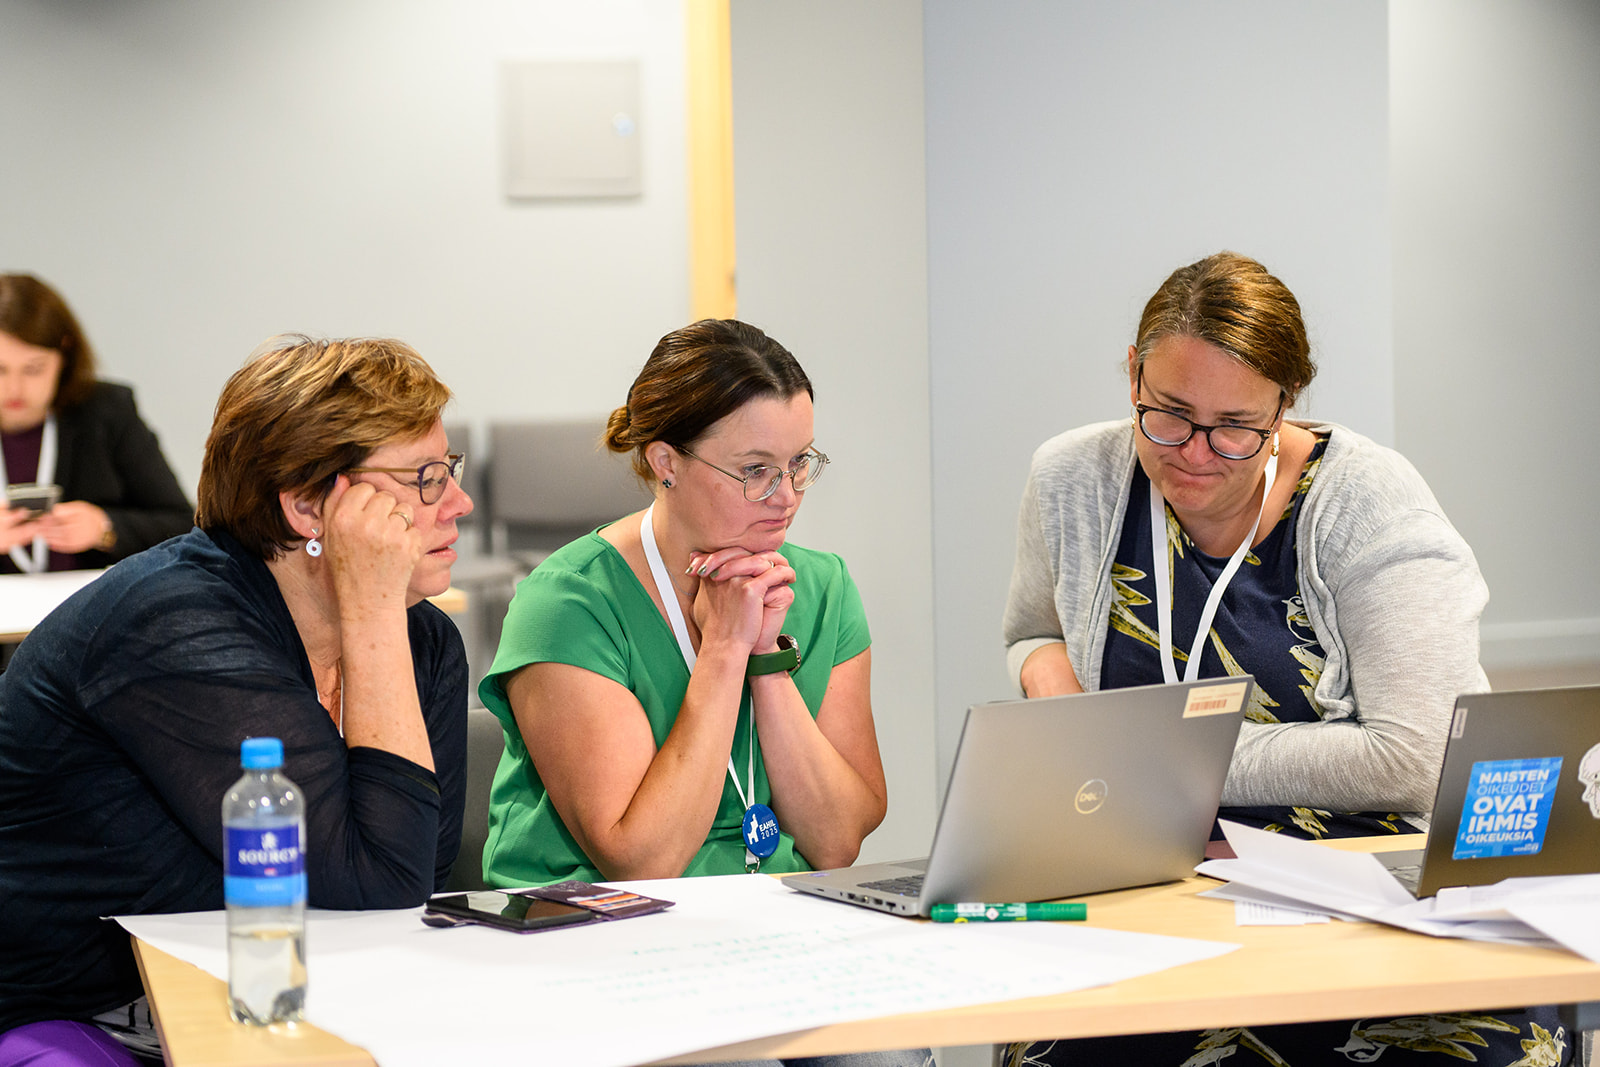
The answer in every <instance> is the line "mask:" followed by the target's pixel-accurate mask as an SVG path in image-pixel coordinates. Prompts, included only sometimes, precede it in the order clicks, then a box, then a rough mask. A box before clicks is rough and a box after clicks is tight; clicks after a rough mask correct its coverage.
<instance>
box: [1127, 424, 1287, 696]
mask: <svg viewBox="0 0 1600 1067" xmlns="http://www.w3.org/2000/svg"><path fill="white" fill-rule="evenodd" d="M1277 477H1278V456H1277V443H1276V442H1274V443H1273V454H1272V455H1271V456H1269V457H1267V469H1266V472H1265V479H1266V484H1265V485H1264V486H1262V489H1261V510H1260V511H1258V512H1256V521H1255V525H1254V526H1251V527H1250V532H1249V533H1247V534H1245V535H1244V540H1243V541H1240V542H1239V547H1238V548H1236V549H1234V550H1233V555H1232V556H1231V557H1230V558H1229V559H1228V565H1227V566H1226V567H1223V568H1222V573H1221V574H1220V575H1219V576H1218V577H1217V580H1216V583H1215V584H1213V585H1212V586H1211V595H1210V596H1208V597H1206V606H1205V610H1203V611H1201V612H1200V626H1199V628H1198V629H1196V630H1195V635H1194V644H1193V645H1192V646H1190V648H1189V662H1188V663H1186V664H1184V667H1183V680H1184V681H1186V682H1192V681H1194V680H1195V679H1196V678H1198V677H1199V676H1200V653H1201V651H1202V650H1203V649H1204V648H1205V644H1206V634H1208V633H1209V632H1210V631H1211V620H1212V619H1214V618H1216V616H1217V605H1219V604H1221V603H1222V593H1223V591H1224V590H1225V589H1227V588H1228V583H1229V582H1230V581H1232V580H1233V576H1234V573H1235V572H1236V571H1238V569H1239V565H1240V564H1241V563H1243V562H1244V557H1245V553H1247V552H1249V551H1250V546H1251V545H1252V544H1253V543H1255V539H1256V531H1257V530H1259V529H1261V516H1263V515H1265V514H1266V513H1267V497H1268V496H1270V495H1272V483H1273V481H1274V480H1275V479H1276V478H1277ZM1150 550H1151V554H1152V555H1154V557H1155V572H1156V624H1157V627H1158V628H1159V629H1160V631H1161V676H1162V677H1163V678H1165V679H1166V681H1167V684H1168V685H1172V684H1175V683H1176V682H1177V681H1178V671H1177V668H1175V667H1173V665H1172V586H1171V579H1170V577H1169V573H1170V572H1169V571H1168V567H1167V552H1168V549H1167V501H1166V498H1165V497H1163V496H1162V495H1161V490H1159V489H1157V488H1156V482H1155V479H1154V478H1152V479H1150Z"/></svg>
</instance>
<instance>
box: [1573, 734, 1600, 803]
mask: <svg viewBox="0 0 1600 1067" xmlns="http://www.w3.org/2000/svg"><path fill="white" fill-rule="evenodd" d="M1578 781H1580V782H1582V783H1583V799H1584V802H1585V803H1587V804H1588V805H1589V814H1590V815H1593V816H1594V817H1595V818H1597V819H1600V745H1596V746H1594V747H1593V748H1591V749H1590V750H1589V751H1587V752H1585V753H1584V754H1583V759H1581V760H1579V761H1578Z"/></svg>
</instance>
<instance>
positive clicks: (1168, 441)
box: [1133, 375, 1286, 460]
mask: <svg viewBox="0 0 1600 1067" xmlns="http://www.w3.org/2000/svg"><path fill="white" fill-rule="evenodd" d="M1143 387H1144V378H1143V376H1142V375H1141V376H1140V379H1139V388H1141V389H1142V388H1143ZM1285 399H1286V398H1285V397H1284V395H1283V392H1282V391H1281V390H1280V391H1279V392H1278V410H1276V411H1274V412H1273V413H1272V421H1273V423H1277V421H1278V416H1279V415H1281V414H1282V413H1283V402H1284V400H1285ZM1133 410H1134V417H1135V418H1137V419H1138V420H1139V430H1140V431H1141V432H1142V433H1143V434H1144V435H1145V436H1146V437H1147V438H1149V439H1150V440H1151V442H1153V443H1155V444H1158V445H1164V446H1166V447H1167V448H1176V447H1177V446H1178V445H1181V444H1183V443H1184V442H1186V441H1188V440H1189V438H1191V437H1193V436H1194V435H1195V434H1196V433H1203V434H1205V435H1206V444H1207V445H1209V446H1211V451H1213V452H1215V453H1216V454H1217V455H1219V456H1221V457H1222V458H1223V459H1235V460H1238V459H1250V458H1251V457H1253V456H1254V455H1256V453H1258V452H1260V451H1261V449H1262V448H1264V447H1265V446H1266V443H1267V441H1269V440H1270V439H1271V438H1272V433H1273V431H1271V430H1258V429H1256V428H1255V427H1254V426H1232V425H1229V426H1202V425H1200V424H1199V423H1198V422H1195V421H1194V420H1193V419H1191V418H1189V417H1187V416H1185V415H1179V414H1178V413H1177V412H1176V411H1168V410H1167V409H1166V408H1153V407H1151V406H1150V405H1148V404H1134V405H1133Z"/></svg>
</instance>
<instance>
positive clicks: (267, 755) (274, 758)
mask: <svg viewBox="0 0 1600 1067" xmlns="http://www.w3.org/2000/svg"><path fill="white" fill-rule="evenodd" d="M239 765H240V766H242V767H244V768H245V769H246V770H253V771H256V770H264V769H266V768H268V767H282V766H283V742H282V741H279V740H278V739H277V738H276V737H247V738H245V739H244V743H243V744H241V745H240V746H239Z"/></svg>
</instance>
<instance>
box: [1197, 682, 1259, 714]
mask: <svg viewBox="0 0 1600 1067" xmlns="http://www.w3.org/2000/svg"><path fill="white" fill-rule="evenodd" d="M1248 688H1250V686H1249V683H1248V682H1230V683H1228V684H1226V685H1206V686H1196V687H1195V688H1193V689H1191V690H1189V694H1188V696H1186V697H1185V698H1184V701H1183V717H1184V718H1185V719H1192V718H1194V717H1195V716H1197V715H1227V714H1228V713H1230V712H1234V711H1238V710H1239V709H1240V708H1241V707H1243V706H1244V694H1245V690H1247V689H1248Z"/></svg>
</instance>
